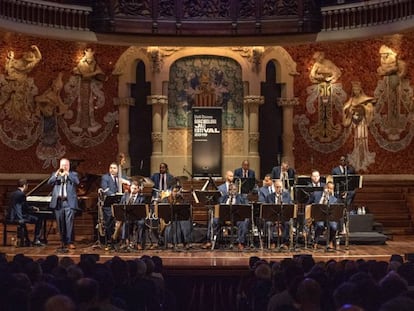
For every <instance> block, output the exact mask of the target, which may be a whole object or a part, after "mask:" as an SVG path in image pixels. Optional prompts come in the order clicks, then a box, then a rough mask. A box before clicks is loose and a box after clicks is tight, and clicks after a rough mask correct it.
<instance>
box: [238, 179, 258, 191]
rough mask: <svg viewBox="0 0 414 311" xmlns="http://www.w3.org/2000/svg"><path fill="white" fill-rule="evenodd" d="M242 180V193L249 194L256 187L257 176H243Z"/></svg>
mask: <svg viewBox="0 0 414 311" xmlns="http://www.w3.org/2000/svg"><path fill="white" fill-rule="evenodd" d="M240 182H241V187H240V188H241V193H242V194H249V193H251V192H252V191H253V189H254V187H256V178H251V177H243V178H240Z"/></svg>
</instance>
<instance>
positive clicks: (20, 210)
mask: <svg viewBox="0 0 414 311" xmlns="http://www.w3.org/2000/svg"><path fill="white" fill-rule="evenodd" d="M27 188H28V183H27V180H26V179H19V180H18V182H17V190H15V191H14V192H12V194H11V195H10V209H9V215H7V216H8V217H7V218H8V220H9V221H12V222H17V223H18V224H19V228H18V230H19V234H18V236H19V239H20V245H21V246H30V240H29V236H28V233H27V229H26V223H31V224H35V230H34V240H33V245H34V246H43V244H42V243H41V242H40V234H41V230H42V219H41V218H38V217H36V216H34V215H31V214H30V210H35V209H36V208H35V207H29V206H28V204H27V201H26V194H25V192H26V191H27Z"/></svg>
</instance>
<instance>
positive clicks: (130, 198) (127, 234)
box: [117, 181, 146, 250]
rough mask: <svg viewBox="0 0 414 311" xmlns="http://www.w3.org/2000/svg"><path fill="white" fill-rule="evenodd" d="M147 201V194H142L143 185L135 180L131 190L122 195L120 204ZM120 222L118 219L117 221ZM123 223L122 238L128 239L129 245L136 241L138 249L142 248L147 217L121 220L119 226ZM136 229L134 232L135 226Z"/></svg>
mask: <svg viewBox="0 0 414 311" xmlns="http://www.w3.org/2000/svg"><path fill="white" fill-rule="evenodd" d="M144 202H145V196H144V195H143V194H142V187H140V185H139V184H138V182H137V181H133V182H132V183H131V185H130V189H129V192H125V193H124V194H123V195H122V198H121V201H120V204H127V205H133V204H140V203H144ZM125 220H126V221H127V222H125ZM117 222H118V221H117ZM121 225H122V234H121V236H122V240H124V241H126V245H127V246H130V245H131V246H133V244H134V242H136V247H137V249H138V250H142V249H143V248H144V246H145V239H146V234H145V218H142V219H139V220H136V221H129V220H128V219H123V220H119V223H118V224H117V226H121ZM135 226H136V230H135V232H134V227H135Z"/></svg>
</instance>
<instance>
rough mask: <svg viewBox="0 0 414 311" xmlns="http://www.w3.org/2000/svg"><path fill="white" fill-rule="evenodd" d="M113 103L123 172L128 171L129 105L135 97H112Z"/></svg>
mask: <svg viewBox="0 0 414 311" xmlns="http://www.w3.org/2000/svg"><path fill="white" fill-rule="evenodd" d="M114 105H117V106H118V114H119V122H118V154H120V153H123V154H124V155H125V162H126V163H125V167H124V169H125V173H127V174H128V173H129V168H130V163H131V161H130V157H129V137H130V136H129V107H130V106H134V105H135V99H134V98H132V97H118V98H114Z"/></svg>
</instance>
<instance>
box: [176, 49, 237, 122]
mask: <svg viewBox="0 0 414 311" xmlns="http://www.w3.org/2000/svg"><path fill="white" fill-rule="evenodd" d="M192 107H222V108H223V115H222V116H223V123H222V124H223V128H231V129H241V128H243V83H242V74H241V67H240V65H239V64H238V63H237V62H236V61H234V60H233V59H230V58H226V57H217V56H207V55H197V56H191V57H185V58H181V59H179V60H177V61H176V62H175V63H174V64H173V65H172V66H171V68H170V81H169V87H168V126H169V127H170V128H186V127H191V126H192V124H191V120H192V114H191V109H192Z"/></svg>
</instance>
